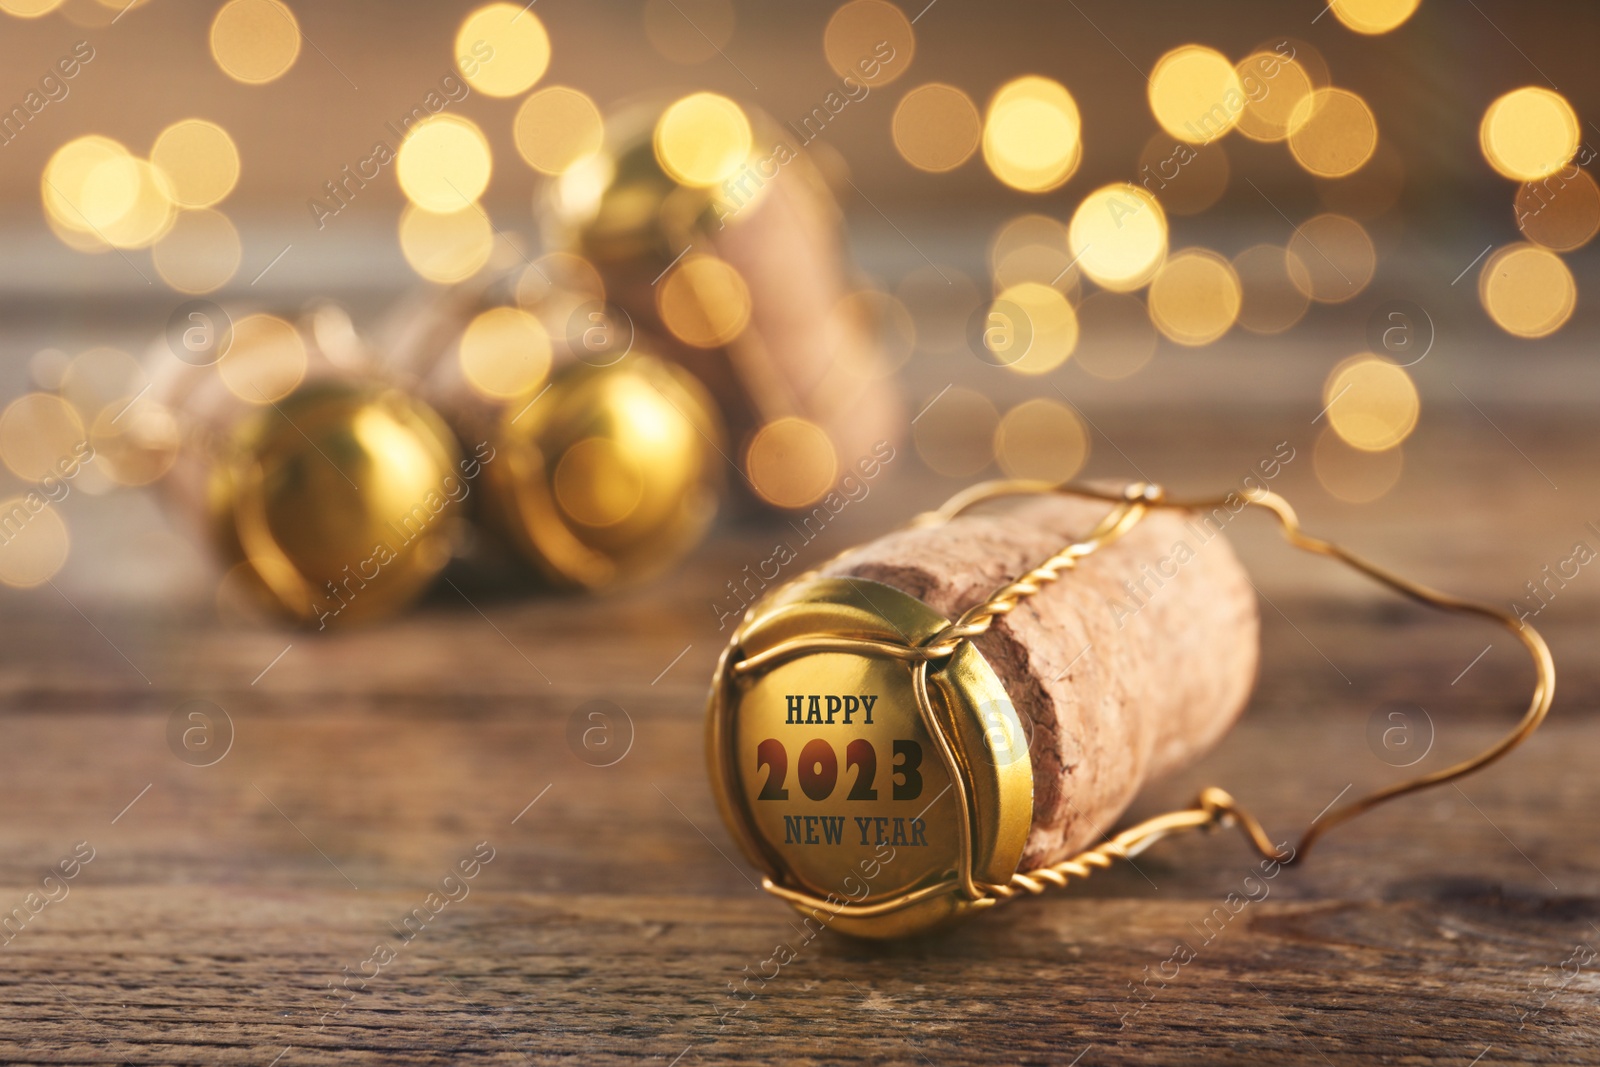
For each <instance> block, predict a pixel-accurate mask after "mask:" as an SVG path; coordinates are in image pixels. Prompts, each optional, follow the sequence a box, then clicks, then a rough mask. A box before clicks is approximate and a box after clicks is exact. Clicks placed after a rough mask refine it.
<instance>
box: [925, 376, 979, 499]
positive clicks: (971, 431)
mask: <svg viewBox="0 0 1600 1067" xmlns="http://www.w3.org/2000/svg"><path fill="white" fill-rule="evenodd" d="M923 403H924V404H925V405H926V406H925V407H924V408H923V410H922V413H921V414H920V415H918V416H917V419H916V421H915V422H914V423H913V424H912V427H911V430H912V439H913V441H914V442H915V444H916V447H917V455H918V456H920V457H922V462H923V463H925V464H927V465H928V467H929V469H931V470H932V471H934V473H936V474H943V475H945V476H946V477H949V478H971V477H972V476H973V475H975V474H977V473H979V472H980V471H982V470H983V469H984V468H985V467H987V466H989V464H991V463H993V462H994V439H995V431H996V430H997V429H999V426H1000V413H999V412H998V411H996V410H995V406H994V402H993V401H991V400H990V399H989V398H988V397H986V396H984V395H983V394H982V393H980V392H977V391H976V390H973V389H968V388H966V387H965V386H961V385H955V386H951V387H950V388H949V389H946V390H945V391H944V392H943V393H942V394H940V395H939V396H937V397H932V396H930V397H928V398H927V399H926V400H924V401H923Z"/></svg>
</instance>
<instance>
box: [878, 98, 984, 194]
mask: <svg viewBox="0 0 1600 1067" xmlns="http://www.w3.org/2000/svg"><path fill="white" fill-rule="evenodd" d="M890 129H891V131H892V133H893V136H894V146H895V148H896V149H897V150H898V151H899V152H900V158H902V159H904V160H905V161H906V162H907V163H909V164H911V165H912V166H913V167H916V168H917V169H918V170H925V171H929V172H930V173H933V174H942V173H944V172H945V171H947V170H954V169H955V168H957V167H959V166H961V164H963V163H965V162H966V161H967V160H968V159H970V158H971V157H972V153H973V152H975V151H977V149H978V140H979V138H980V137H981V136H982V135H983V120H982V119H981V118H980V117H979V115H978V106H977V105H976V104H974V103H973V102H972V98H971V97H970V96H968V95H967V94H966V93H964V92H962V91H961V90H960V89H957V88H956V87H955V86H953V85H945V84H943V83H942V82H929V83H928V84H927V85H919V86H917V87H916V88H915V89H913V90H911V91H910V92H909V93H907V94H906V95H905V96H903V97H901V98H900V103H899V104H898V105H897V106H896V107H895V109H894V120H893V122H892V123H891V124H890Z"/></svg>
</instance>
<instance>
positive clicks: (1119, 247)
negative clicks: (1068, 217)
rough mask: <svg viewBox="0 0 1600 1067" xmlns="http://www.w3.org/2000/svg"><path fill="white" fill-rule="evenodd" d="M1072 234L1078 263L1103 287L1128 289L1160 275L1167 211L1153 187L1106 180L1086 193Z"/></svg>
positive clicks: (1069, 233)
mask: <svg viewBox="0 0 1600 1067" xmlns="http://www.w3.org/2000/svg"><path fill="white" fill-rule="evenodd" d="M1067 239H1068V243H1069V245H1070V246H1071V248H1072V254H1073V256H1074V257H1075V258H1076V259H1077V261H1078V267H1079V268H1080V269H1081V270H1082V271H1083V272H1084V273H1085V274H1087V275H1088V276H1089V277H1090V278H1092V279H1094V281H1095V282H1096V283H1098V284H1099V285H1100V286H1101V287H1102V288H1105V289H1110V290H1112V291H1113V292H1128V291H1131V290H1134V289H1138V288H1140V287H1142V286H1143V285H1144V284H1145V283H1146V282H1148V281H1149V280H1150V279H1151V278H1153V277H1155V273H1156V271H1157V270H1158V269H1159V268H1160V266H1161V264H1162V261H1163V260H1165V259H1166V255H1167V217H1166V214H1165V213H1164V212H1163V211H1162V210H1161V205H1160V204H1159V203H1157V202H1156V198H1155V197H1154V196H1153V195H1151V194H1150V193H1149V192H1146V191H1145V190H1144V189H1142V188H1140V187H1139V186H1137V185H1132V184H1127V183H1124V184H1120V185H1105V186H1101V187H1100V188H1099V189H1096V190H1095V191H1094V192H1092V193H1090V194H1089V195H1088V196H1086V197H1084V198H1083V202H1082V203H1080V204H1079V205H1078V209H1077V210H1076V211H1074V212H1073V214H1072V222H1071V224H1070V225H1069V226H1068V227H1067Z"/></svg>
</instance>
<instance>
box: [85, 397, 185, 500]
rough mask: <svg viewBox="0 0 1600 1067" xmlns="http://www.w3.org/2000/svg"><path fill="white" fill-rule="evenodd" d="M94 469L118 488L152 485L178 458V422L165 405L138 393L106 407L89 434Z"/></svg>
mask: <svg viewBox="0 0 1600 1067" xmlns="http://www.w3.org/2000/svg"><path fill="white" fill-rule="evenodd" d="M89 440H90V442H91V443H92V444H93V445H94V462H95V466H96V467H97V468H99V469H102V470H104V471H105V472H106V474H107V476H108V477H109V478H110V480H111V481H112V482H113V483H115V484H117V485H128V486H137V485H149V484H150V483H151V482H153V481H155V480H156V479H157V478H159V477H161V476H162V475H163V474H165V473H166V472H167V471H168V470H169V469H171V467H172V465H173V463H174V462H175V461H176V460H177V458H178V446H179V430H178V420H177V419H175V418H174V417H173V415H172V412H171V411H169V410H167V408H166V407H164V406H163V405H161V404H159V403H156V402H155V401H153V400H151V399H150V398H149V397H148V396H139V395H137V394H134V395H131V396H126V397H119V398H118V399H117V400H115V401H113V402H112V403H111V404H108V405H107V406H106V407H105V408H103V409H102V410H101V412H100V414H99V415H98V416H96V418H95V420H94V425H93V426H92V427H91V428H90V431H89Z"/></svg>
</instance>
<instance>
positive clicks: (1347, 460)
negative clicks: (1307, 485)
mask: <svg viewBox="0 0 1600 1067" xmlns="http://www.w3.org/2000/svg"><path fill="white" fill-rule="evenodd" d="M1311 464H1312V469H1313V470H1315V471H1316V475H1317V481H1318V482H1320V483H1321V485H1322V488H1323V489H1325V490H1327V491H1328V494H1329V495H1330V496H1332V497H1334V499H1336V500H1342V501H1344V502H1345V503H1347V504H1370V503H1371V502H1372V501H1374V500H1377V499H1378V498H1379V497H1381V496H1383V495H1384V494H1385V493H1387V492H1388V491H1389V490H1391V489H1393V488H1394V487H1395V485H1396V484H1397V483H1398V482H1399V481H1400V474H1401V472H1402V471H1403V470H1404V468H1405V457H1404V449H1403V448H1402V447H1401V446H1400V445H1395V446H1394V447H1393V448H1386V449H1384V450H1383V451H1381V452H1369V451H1367V450H1365V449H1361V448H1353V447H1351V446H1350V445H1348V444H1345V442H1344V441H1343V440H1342V439H1341V438H1340V437H1339V434H1338V432H1337V431H1335V430H1334V429H1333V428H1332V427H1328V428H1325V429H1324V430H1323V431H1322V433H1320V434H1318V435H1317V443H1316V445H1315V446H1313V448H1312V452H1311Z"/></svg>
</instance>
